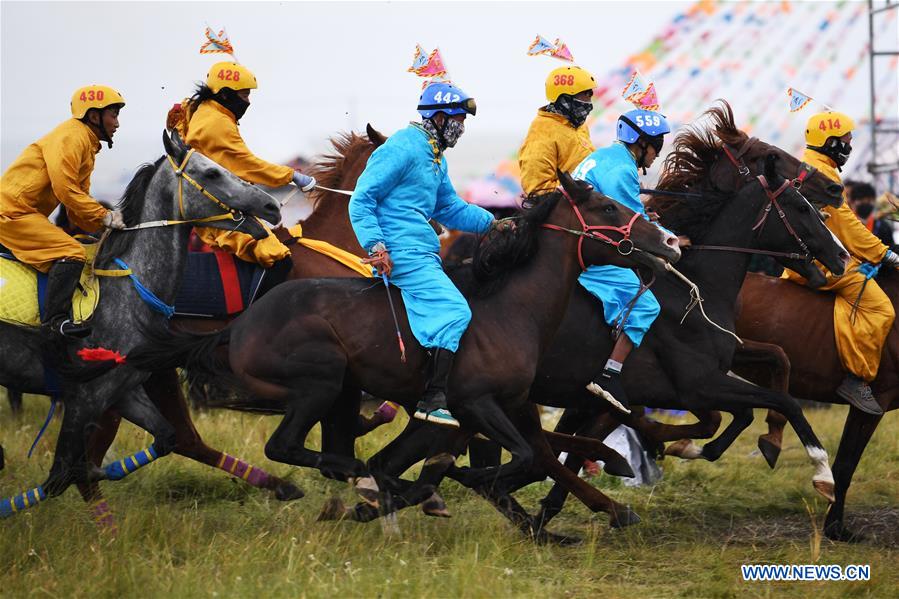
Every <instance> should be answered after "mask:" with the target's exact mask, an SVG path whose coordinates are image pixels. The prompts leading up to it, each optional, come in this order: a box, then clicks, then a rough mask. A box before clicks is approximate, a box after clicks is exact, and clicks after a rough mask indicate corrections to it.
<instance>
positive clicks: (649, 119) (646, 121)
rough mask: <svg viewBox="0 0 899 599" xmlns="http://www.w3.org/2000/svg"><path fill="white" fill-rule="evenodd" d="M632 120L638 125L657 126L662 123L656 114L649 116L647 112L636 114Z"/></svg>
mask: <svg viewBox="0 0 899 599" xmlns="http://www.w3.org/2000/svg"><path fill="white" fill-rule="evenodd" d="M634 120H635V121H636V122H637V126H638V127H653V126H655V127H658V126H660V125H661V124H662V120H661V119H660V118H659V117H658V116H656V115H653V116H650V115H648V114H647V115H640V114H638V115H637V116H636V117H635V118H634Z"/></svg>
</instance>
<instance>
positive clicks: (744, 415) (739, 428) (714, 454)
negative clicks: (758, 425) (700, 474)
mask: <svg viewBox="0 0 899 599" xmlns="http://www.w3.org/2000/svg"><path fill="white" fill-rule="evenodd" d="M732 414H733V417H734V419H733V420H732V421H731V423H730V424H728V425H727V427H726V428H725V429H724V431H723V432H722V433H721V434H720V435H718V437H717V438H715V439H713V440H712V441H710V442H708V443H706V444H705V445H704V446H703V447H702V451H701V452H700V456H699V457H702V458H703V459H705V460H708V461H710V462H714V461H715V460H717V459H718V458H720V457H721V454H723V453H724V451H725V450H726V449H727V448H728V447H730V446H731V445H732V444H733V442H734V441H736V439H737V437H739V436H740V433H742V432H743V431H744V430H746V428H747V427H748V426H749V425H750V424H752V419H753V413H752V408H744V409H741V410H735V411H733V412H732Z"/></svg>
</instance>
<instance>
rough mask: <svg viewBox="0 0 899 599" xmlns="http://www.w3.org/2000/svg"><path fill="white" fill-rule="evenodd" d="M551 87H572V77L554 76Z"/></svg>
mask: <svg viewBox="0 0 899 599" xmlns="http://www.w3.org/2000/svg"><path fill="white" fill-rule="evenodd" d="M553 85H574V75H555V76H554V77H553Z"/></svg>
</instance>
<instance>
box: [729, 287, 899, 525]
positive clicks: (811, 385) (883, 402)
mask: <svg viewBox="0 0 899 599" xmlns="http://www.w3.org/2000/svg"><path fill="white" fill-rule="evenodd" d="M878 283H880V285H881V287H882V288H883V290H884V292H885V293H886V294H887V295H888V296H889V297H890V300H891V301H892V303H893V306H894V307H896V306H897V302H899V273H896V272H894V271H888V272H883V273H882V274H881V276H880V277H879V278H878ZM775 297H776V298H777V303H776V309H774V308H773V307H772V303H771V298H775ZM740 299H741V301H742V309H741V311H740V313H739V316H738V319H737V323H736V325H737V332H738V333H739V334H740V335H743V336H745V337H748V338H751V339H759V340H764V341H766V342H769V343H772V344H775V345H777V346H780V347H782V348H783V351H784V352H786V355H787V356H788V357H789V364H790V375H789V388H790V393H792V394H793V395H795V396H797V397H802V398H805V399H811V400H814V401H820V402H824V403H840V404H845V403H846V402H845V401H844V400H842V399H841V398H839V397H837V395H836V388H837V387H838V386H839V384H840V381H841V380H842V377H843V366H842V364H841V363H840V358H839V355H838V354H837V349H836V343H835V342H834V327H833V302H834V300H833V295H831V294H829V293H823V292H817V291H813V290H811V289H808V288H807V287H803V286H801V285H796V284H795V283H791V282H789V281H785V280H782V279H778V278H773V277H767V276H762V275H749V276H748V277H747V278H746V282H745V283H744V285H743V289H742V291H741V294H740ZM897 367H899V325H897V323H894V324H893V327H892V329H891V330H890V333H889V335H888V337H887V340H886V347H885V348H884V351H883V355H882V356H881V359H880V371H879V372H878V374H877V378H876V379H874V381H873V382H872V383H871V388H872V390H873V391H874V396H875V397H876V398H877V402H878V403H879V404H880V406H881V407H882V408H883V411H884V412H887V411H889V410H895V409H897V408H899V368H897ZM735 370H736V372H737V373H738V374H740V375H741V376H745V377H746V378H748V379H750V380H753V381H758V382H760V383H764V382H765V379H764V376H765V373H764V371H763V369H759V368H757V367H753V366H751V365H745V366H739V367H737V368H736V369H735ZM782 418H783V417H782V416H780V414H778V413H776V412H773V413H769V417H768V425H769V432H768V434H767V435H764V436H763V437H760V439H759V443H760V444H759V447H760V448H763V449H764V450H765V451H768V452H769V453H770V452H772V450H773V453H772V454H771V455H772V458H771V459H769V463H772V467H773V461H775V460H776V459H777V452H779V451H780V441H781V435H782V433H783V422H782ZM881 418H882V416H872V415H870V414H865V413H864V412H862V411H861V410H858V409H856V408H854V407H851V406H850V408H849V415H848V416H847V417H846V424H845V426H844V428H843V435H842V437H841V438H840V446H839V449H837V455H836V458H835V459H834V463H833V475H834V482H835V489H834V494H835V497H836V501H835V502H834V504H833V505H832V506H831V508H830V511H829V512H828V514H827V519H826V520H825V523H824V531H825V533H826V534H827V536H828V537H830V538H831V539H834V540H852V539H853V537H854V535H853V534H852V532H851V531H849V530H848V529H847V528H846V526H845V524H844V522H843V515H844V509H845V504H846V493H847V491H848V490H849V485H850V483H851V481H852V475H853V473H854V472H855V469H856V467H857V466H858V463H859V461H860V460H861V457H862V453H864V451H865V447H866V446H867V444H868V441H869V440H870V439H871V435H873V434H874V431H875V430H876V429H877V425H878V424H879V423H880V420H881ZM766 445H769V447H766ZM772 445H773V447H770V446H772ZM766 457H767V456H766Z"/></svg>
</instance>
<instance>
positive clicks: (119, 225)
mask: <svg viewBox="0 0 899 599" xmlns="http://www.w3.org/2000/svg"><path fill="white" fill-rule="evenodd" d="M103 226H104V227H106V228H108V229H124V228H125V219H124V218H122V213H121V212H120V211H118V210H110V211H108V212H107V213H106V216H104V217H103Z"/></svg>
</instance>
